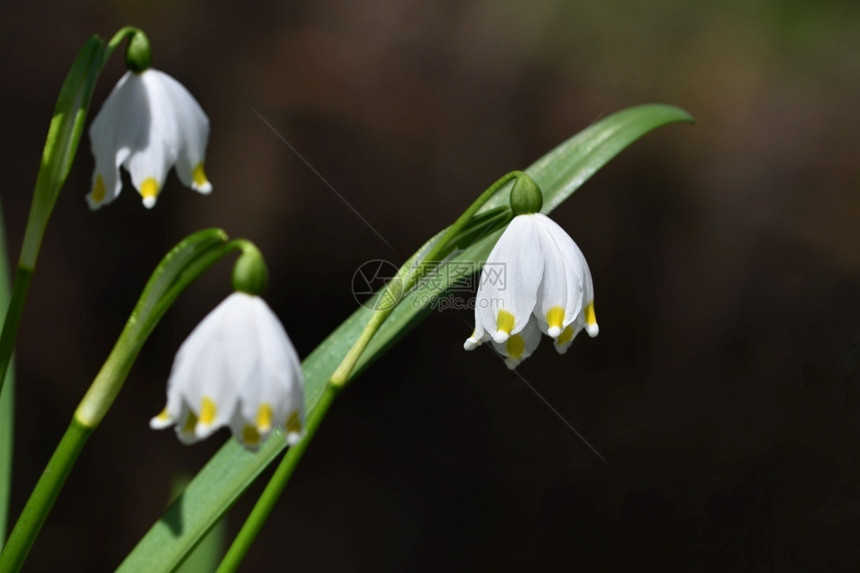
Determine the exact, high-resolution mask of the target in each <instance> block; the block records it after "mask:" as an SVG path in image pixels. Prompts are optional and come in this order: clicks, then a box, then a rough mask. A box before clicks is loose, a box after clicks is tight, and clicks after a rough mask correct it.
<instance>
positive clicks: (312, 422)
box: [217, 384, 341, 573]
mask: <svg viewBox="0 0 860 573" xmlns="http://www.w3.org/2000/svg"><path fill="white" fill-rule="evenodd" d="M340 389H341V387H340V386H335V385H332V384H330V385H329V386H328V388H326V391H325V393H324V394H323V395H322V397H321V398H320V401H319V402H318V403H317V405H316V407H315V408H314V409H313V411H312V412H311V414H310V416H308V421H307V427H306V428H305V435H304V437H303V438H302V439H301V441H299V443H298V444H296V445H295V446H293V447H291V448H290V449H289V450H287V453H286V454H285V455H284V457H283V458H281V463H280V464H278V467H277V469H276V470H275V473H274V474H273V475H272V479H270V480H269V483H268V484H266V489H265V490H263V493H262V494H261V495H260V499H259V500H257V503H256V504H255V505H254V509H253V510H251V514H250V515H249V516H248V519H246V520H245V523H244V525H242V529H241V531H239V534H238V535H237V536H236V539H235V540H234V541H233V544H232V545H231V546H230V549H229V550H228V551H227V554H226V555H225V556H224V559H223V560H221V565H219V566H218V570H217V573H228V572H231V571H236V570H238V569H239V565H241V564H242V560H243V559H244V558H245V555H246V554H247V553H248V550H249V549H250V548H251V544H252V543H253V542H254V540H255V539H256V538H257V535H258V534H259V533H260V530H261V529H263V525H264V524H265V523H266V519H268V517H269V514H271V513H272V509H274V507H275V504H276V503H277V501H278V498H280V497H281V493H282V492H283V491H284V488H285V487H286V485H287V482H289V481H290V477H292V475H293V472H295V471H296V467H298V465H299V462H300V461H301V459H302V456H303V455H304V453H305V451H306V450H307V449H308V446H310V443H311V439H312V438H313V437H314V435H315V434H316V433H317V430H318V429H319V426H320V424H322V421H323V418H325V415H326V414H327V413H328V410H329V408H330V407H331V405H332V404H333V403H334V399H335V398H336V397H337V395H338V393H339V392H340Z"/></svg>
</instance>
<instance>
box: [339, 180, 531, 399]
mask: <svg viewBox="0 0 860 573" xmlns="http://www.w3.org/2000/svg"><path fill="white" fill-rule="evenodd" d="M521 176H526V175H525V174H524V173H523V172H522V171H511V172H510V173H507V174H506V175H503V176H502V177H500V178H499V179H498V180H497V181H496V182H495V183H493V184H492V185H490V186H489V187H488V188H487V190H486V191H484V192H483V193H481V195H480V196H479V197H478V198H477V199H476V200H475V202H474V203H472V204H471V205H470V206H469V208H468V209H466V210H465V211H463V214H462V215H460V216H459V217H458V218H457V220H456V221H454V224H453V225H451V226H450V227H448V228H447V229H446V230H445V232H444V233H442V235H441V236H440V237H439V240H438V241H436V242H435V243H434V244H433V246H432V247H431V248H430V250H429V251H427V253H426V254H425V255H424V256H423V257H420V259H410V260H409V261H406V263H405V264H404V265H403V266H402V267H400V269H399V270H398V271H397V276H396V277H395V278H394V280H392V281H391V282H390V283H389V284H388V285H387V286H386V287H385V291H386V292H385V296H389V297H392V298H393V300H395V301H397V302H398V303H399V302H400V300H401V299H402V297H403V295H404V294H405V293H407V292H409V290H410V289H411V288H412V287H414V286H415V285H416V284H417V283H418V281H420V280H421V279H422V278H423V277H424V275H426V274H427V271H428V270H429V268H428V267H429V265H435V264H438V263H439V262H440V261H441V260H442V259H443V258H444V257H445V256H447V255H448V254H449V253H450V252H451V250H452V249H453V247H454V245H453V242H454V239H456V238H457V236H458V235H459V234H460V233H461V232H462V231H463V229H465V227H466V225H468V224H469V222H470V221H471V220H472V217H473V216H474V215H475V213H477V212H478V209H480V208H481V207H483V206H484V204H485V203H486V202H487V201H489V200H490V199H491V198H492V197H493V196H494V195H495V194H496V193H498V192H499V190H500V189H501V188H502V187H504V186H505V184H507V183H508V182H509V181H510V180H511V179H516V178H517V177H521ZM413 260H415V261H416V262H417V264H413ZM425 261H426V262H427V263H428V264H422V263H424V262H425ZM396 306H397V304H391V305H388V306H386V308H382V309H379V310H377V311H376V312H375V313H374V314H373V316H372V317H371V318H370V320H369V321H368V322H367V325H366V326H365V327H364V330H362V331H361V334H360V335H359V337H358V340H356V341H355V344H354V345H353V346H352V348H350V349H349V352H348V353H347V355H346V356H345V357H344V359H343V361H342V362H341V363H340V366H338V367H337V370H335V371H334V374H332V377H331V380H330V381H329V383H330V384H333V385H335V386H343V385H344V384H346V383H347V382H348V381H349V380H350V374H351V373H352V369H353V368H354V367H355V363H356V362H357V361H358V359H359V358H360V357H361V354H362V352H364V350H365V348H367V345H368V344H370V341H371V340H372V339H373V335H374V334H376V331H378V330H379V327H380V326H382V323H383V322H385V319H386V318H388V316H389V315H390V314H391V313H392V312H393V311H394V309H395V307H396Z"/></svg>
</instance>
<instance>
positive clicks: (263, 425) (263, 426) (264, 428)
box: [257, 402, 272, 433]
mask: <svg viewBox="0 0 860 573" xmlns="http://www.w3.org/2000/svg"><path fill="white" fill-rule="evenodd" d="M257 429H258V430H260V432H261V433H265V432H268V431H269V430H271V429H272V406H271V404H267V403H266V402H263V403H262V404H260V409H259V410H258V411H257Z"/></svg>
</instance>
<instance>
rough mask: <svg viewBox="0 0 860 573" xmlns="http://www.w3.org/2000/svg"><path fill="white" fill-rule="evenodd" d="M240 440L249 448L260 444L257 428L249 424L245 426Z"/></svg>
mask: <svg viewBox="0 0 860 573" xmlns="http://www.w3.org/2000/svg"><path fill="white" fill-rule="evenodd" d="M242 439H243V440H244V441H245V443H246V444H248V445H249V446H256V445H257V444H259V443H260V434H259V432H257V428H255V427H254V426H252V425H251V424H245V427H244V428H242Z"/></svg>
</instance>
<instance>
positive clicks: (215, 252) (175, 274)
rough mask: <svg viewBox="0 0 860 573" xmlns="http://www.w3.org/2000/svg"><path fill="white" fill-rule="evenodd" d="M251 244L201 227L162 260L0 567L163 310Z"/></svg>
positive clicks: (20, 548)
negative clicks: (230, 255)
mask: <svg viewBox="0 0 860 573" xmlns="http://www.w3.org/2000/svg"><path fill="white" fill-rule="evenodd" d="M251 247H253V245H252V244H251V243H249V242H248V241H246V240H243V239H238V240H234V241H230V242H228V241H227V236H226V235H225V234H224V232H223V231H221V230H220V229H207V230H204V231H199V232H197V233H195V234H193V235H191V236H190V237H188V238H186V239H184V240H183V241H182V242H180V243H179V244H178V245H177V246H176V247H174V248H173V249H171V251H170V252H169V253H168V254H167V255H166V256H165V257H164V258H163V259H162V261H161V263H159V265H158V267H157V268H156V269H155V271H154V272H153V274H152V277H151V278H150V279H149V282H147V284H146V286H145V287H144V289H143V293H142V294H141V297H140V299H139V300H138V302H137V304H136V305H135V307H134V310H133V311H132V313H131V316H130V317H129V319H128V321H127V322H126V324H125V327H124V328H123V331H122V334H120V336H119V339H117V341H116V344H115V345H114V347H113V350H111V353H110V355H109V356H108V358H107V360H106V361H105V363H104V365H103V366H102V368H101V370H100V371H99V373H98V375H97V376H96V378H95V380H93V383H92V384H91V385H90V388H89V390H87V393H86V394H85V395H84V397H83V399H82V400H81V403H80V405H79V406H78V408H77V410H75V415H74V418H73V419H72V423H71V425H70V426H69V429H68V430H67V431H66V434H65V435H64V436H63V438H62V440H61V441H60V443H59V445H58V446H57V449H56V450H55V451H54V455H53V456H52V457H51V460H50V461H49V462H48V467H47V468H45V471H44V473H43V474H42V477H41V478H40V479H39V482H38V483H37V484H36V488H35V489H34V490H33V493H32V494H31V495H30V499H29V500H28V501H27V504H26V505H25V506H24V510H23V511H22V513H21V517H19V518H18V522H17V523H16V524H15V527H14V529H13V530H12V534H11V536H10V537H9V543H8V544H7V545H6V547H4V548H3V552H2V553H0V571H2V572H3V573H6V572H7V571H18V570H19V569H20V567H21V565H22V564H23V562H24V560H25V559H26V557H27V554H28V553H29V552H30V548H31V547H32V546H33V543H34V542H35V540H36V536H37V535H38V534H39V530H40V529H41V527H42V524H43V523H44V522H45V519H46V518H47V516H48V513H49V512H50V511H51V508H52V507H53V504H54V501H55V500H56V499H57V496H58V495H59V493H60V489H61V488H62V487H63V484H64V483H65V480H66V476H68V475H69V473H70V472H71V470H72V467H73V465H74V463H75V461H76V460H77V458H78V454H79V453H80V451H81V449H83V447H84V444H85V443H86V438H87V437H88V436H89V435H90V434H91V433H92V432H93V431H95V429H96V428H97V427H98V425H99V424H100V423H101V421H102V419H103V418H104V416H105V414H107V412H108V410H109V409H110V407H111V405H112V404H113V402H114V400H115V399H116V397H117V395H118V394H119V391H120V389H121V388H122V386H123V384H124V382H125V379H126V378H127V377H128V373H129V371H130V370H131V367H132V365H133V364H134V361H135V360H136V359H137V356H138V354H140V351H141V349H142V348H143V345H144V343H145V342H146V340H147V339H148V338H149V335H150V334H151V333H152V331H153V330H154V328H155V326H156V325H157V324H158V321H159V320H160V319H161V317H162V316H163V315H164V313H165V312H166V311H167V309H168V308H170V306H171V305H172V304H173V302H174V301H175V300H176V298H177V297H178V296H179V295H180V294H181V293H182V292H183V291H184V290H185V289H186V288H187V287H188V285H190V284H191V283H192V282H194V280H195V279H197V277H199V276H200V275H201V274H202V273H203V272H204V271H206V270H207V269H208V268H209V267H211V266H212V265H213V264H215V263H216V262H217V261H219V260H220V259H221V258H222V257H224V256H225V255H227V254H228V253H230V252H233V251H237V250H238V251H242V252H243V253H244V252H246V251H249V250H253V252H254V256H256V257H259V251H257V250H256V247H254V248H253V249H251ZM241 256H242V255H240V257H241Z"/></svg>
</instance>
